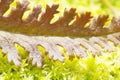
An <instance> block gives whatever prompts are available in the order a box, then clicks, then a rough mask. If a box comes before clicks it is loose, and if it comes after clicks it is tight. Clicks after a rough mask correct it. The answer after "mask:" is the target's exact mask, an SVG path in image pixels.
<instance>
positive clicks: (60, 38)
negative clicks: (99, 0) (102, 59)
mask: <svg viewBox="0 0 120 80" xmlns="http://www.w3.org/2000/svg"><path fill="white" fill-rule="evenodd" d="M12 2H13V0H1V1H0V47H1V48H2V52H3V53H4V54H6V53H8V61H9V62H11V61H13V62H14V63H15V64H16V65H18V66H20V59H21V58H20V56H19V52H18V51H17V49H16V48H15V43H17V44H19V45H21V46H22V47H23V48H25V50H26V51H28V52H29V60H32V64H33V65H35V64H37V66H38V67H42V62H43V57H44V56H42V52H41V51H39V50H38V46H42V47H44V48H45V50H46V53H48V56H49V58H50V59H54V60H60V61H62V62H63V61H64V55H63V53H62V52H61V51H60V50H59V49H58V47H57V46H61V47H63V48H64V49H65V50H66V52H67V56H74V52H75V54H76V56H77V57H86V56H87V52H91V53H92V54H93V55H99V54H101V53H102V52H105V51H108V52H111V51H115V45H120V41H119V39H120V18H115V17H113V19H112V20H111V23H110V24H109V25H108V26H107V27H105V26H104V24H105V23H106V22H107V21H108V15H99V16H97V17H94V18H92V16H91V15H90V14H91V13H90V12H86V13H82V14H81V15H80V16H79V14H77V13H76V12H75V11H76V9H74V8H71V9H70V10H66V9H65V11H64V15H63V16H62V17H60V18H59V19H58V20H57V21H56V22H54V23H50V21H51V20H52V19H53V17H54V14H56V13H58V11H57V8H58V5H52V6H48V5H47V7H46V11H45V12H42V11H41V6H40V5H37V6H35V7H34V8H33V9H32V12H31V13H30V14H29V15H28V17H27V18H26V19H25V20H23V19H22V16H23V14H24V13H25V11H27V10H28V5H29V2H28V1H27V0H23V1H22V2H19V1H16V8H12V10H11V12H10V13H9V15H7V16H3V15H4V13H5V12H6V11H7V10H8V9H9V7H10V4H11V3H12ZM39 14H42V15H41V16H40V18H38V16H39ZM72 20H74V21H73V23H72V24H69V23H70V22H71V21H72ZM87 23H89V25H88V26H87V27H85V25H86V24H87ZM18 33H19V34H18ZM111 42H113V43H114V44H112V43H111Z"/></svg>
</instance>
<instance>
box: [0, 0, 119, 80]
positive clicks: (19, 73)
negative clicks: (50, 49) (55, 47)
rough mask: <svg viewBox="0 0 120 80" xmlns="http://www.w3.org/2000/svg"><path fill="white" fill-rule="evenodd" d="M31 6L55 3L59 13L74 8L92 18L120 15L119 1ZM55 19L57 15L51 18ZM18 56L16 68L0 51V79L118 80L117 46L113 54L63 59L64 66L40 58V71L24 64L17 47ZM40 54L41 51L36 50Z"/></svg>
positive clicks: (62, 0) (67, 0) (71, 0)
mask: <svg viewBox="0 0 120 80" xmlns="http://www.w3.org/2000/svg"><path fill="white" fill-rule="evenodd" d="M31 2H32V4H36V3H37V4H38V3H40V4H41V5H42V6H44V8H45V5H46V4H53V3H58V4H60V7H59V10H60V12H61V13H60V14H59V15H61V14H62V12H63V10H64V8H65V7H66V8H68V9H69V8H70V7H75V8H77V12H79V13H81V12H83V11H91V12H92V13H93V14H92V15H99V14H109V15H110V16H113V15H115V16H119V15H116V14H118V13H119V12H120V7H118V6H119V3H120V0H116V1H114V0H109V2H108V0H31ZM55 18H58V15H56V16H55ZM17 48H18V50H19V52H20V55H21V56H22V64H21V66H20V67H17V66H15V65H14V64H13V63H8V60H7V55H6V56H4V57H3V56H2V53H1V51H2V50H1V51H0V80H120V46H117V47H116V52H112V53H108V52H105V53H102V55H101V56H99V57H98V56H95V57H93V56H92V55H90V54H89V56H88V57H86V58H79V59H78V58H73V59H72V60H69V59H68V57H67V56H66V60H65V62H64V63H62V62H59V61H53V60H49V59H48V56H46V55H44V56H46V57H45V58H44V65H43V68H42V69H39V68H37V67H36V66H32V65H31V63H29V62H28V57H27V54H25V53H27V52H26V51H24V49H23V48H21V47H20V46H17ZM40 50H42V51H43V53H44V49H42V48H40Z"/></svg>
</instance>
